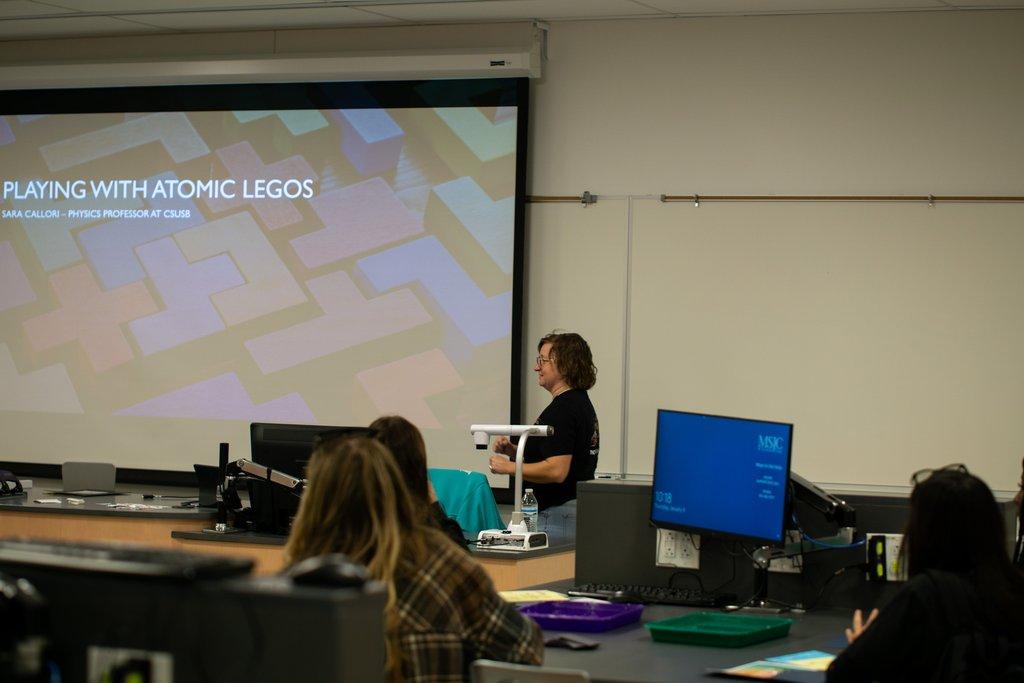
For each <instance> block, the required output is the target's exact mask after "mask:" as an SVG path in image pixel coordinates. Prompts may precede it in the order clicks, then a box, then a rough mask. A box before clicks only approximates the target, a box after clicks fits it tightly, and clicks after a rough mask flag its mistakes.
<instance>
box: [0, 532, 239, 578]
mask: <svg viewBox="0 0 1024 683" xmlns="http://www.w3.org/2000/svg"><path fill="white" fill-rule="evenodd" d="M2 565H22V566H26V565H27V566H32V567H54V568H57V569H64V570H70V571H78V572H87V573H94V574H117V575H120V576H134V577H153V578H164V579H179V580H186V581H192V580H195V579H221V578H228V577H232V576H243V575H245V574H248V573H249V572H251V571H252V567H253V561H252V560H246V559H241V558H235V557H224V556H221V555H211V554H205V553H188V552H180V551H177V550H165V549H161V548H142V547H137V546H128V545H114V544H101V543H62V542H58V541H32V540H3V541H0V566H2Z"/></svg>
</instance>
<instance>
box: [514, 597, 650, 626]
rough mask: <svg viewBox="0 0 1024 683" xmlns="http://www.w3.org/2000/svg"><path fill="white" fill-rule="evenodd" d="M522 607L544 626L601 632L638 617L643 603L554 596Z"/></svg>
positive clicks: (638, 618)
mask: <svg viewBox="0 0 1024 683" xmlns="http://www.w3.org/2000/svg"><path fill="white" fill-rule="evenodd" d="M519 611H520V612H522V613H523V614H525V615H526V616H528V617H530V618H531V619H533V620H534V621H536V622H537V624H538V625H539V626H540V627H541V628H543V629H548V630H551V631H578V632H580V633H600V632H601V631H610V630H611V629H613V628H618V627H620V626H625V625H626V624H632V623H633V622H634V621H639V620H640V613H641V612H643V611H644V606H643V605H634V604H632V603H628V602H623V603H607V602H584V601H577V600H552V601H551V602H538V603H535V604H533V605H528V606H526V607H523V608H522V609H521V610H519Z"/></svg>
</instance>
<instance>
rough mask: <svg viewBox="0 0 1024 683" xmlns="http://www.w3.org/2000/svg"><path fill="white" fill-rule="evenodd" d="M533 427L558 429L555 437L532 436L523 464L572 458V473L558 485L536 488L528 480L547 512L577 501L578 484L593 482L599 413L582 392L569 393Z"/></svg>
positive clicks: (580, 390) (549, 406) (539, 502)
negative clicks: (555, 507)
mask: <svg viewBox="0 0 1024 683" xmlns="http://www.w3.org/2000/svg"><path fill="white" fill-rule="evenodd" d="M534 424H539V425H550V426H552V427H554V428H555V433H554V435H553V436H545V437H537V436H533V437H530V439H529V440H528V441H527V442H526V454H525V455H524V456H523V462H524V463H530V462H541V461H542V460H546V459H547V458H550V457H552V456H555V455H572V462H571V463H570V465H569V473H568V474H567V475H566V477H565V480H564V481H562V482H561V483H559V484H537V483H534V482H531V481H529V480H528V479H526V480H525V481H526V483H527V484H528V486H524V487H523V488H524V489H525V488H527V487H528V488H532V489H533V494H534V495H535V496H536V497H537V506H538V507H539V508H540V509H541V510H544V509H546V508H549V507H553V506H555V505H561V504H562V503H565V502H567V501H570V500H574V499H575V498H576V482H578V481H589V480H591V479H593V478H594V471H595V470H596V469H597V453H598V450H599V448H600V445H601V438H600V431H599V429H598V424H597V413H596V412H595V411H594V404H593V403H591V402H590V396H588V395H587V392H586V391H584V390H583V389H570V390H569V391H566V392H564V393H561V394H559V395H558V396H555V398H554V399H552V401H551V403H550V404H548V407H547V408H545V409H544V411H543V412H541V414H540V417H538V418H537V421H536V422H535V423H534Z"/></svg>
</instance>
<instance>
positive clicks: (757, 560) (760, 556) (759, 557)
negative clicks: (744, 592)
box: [739, 546, 789, 614]
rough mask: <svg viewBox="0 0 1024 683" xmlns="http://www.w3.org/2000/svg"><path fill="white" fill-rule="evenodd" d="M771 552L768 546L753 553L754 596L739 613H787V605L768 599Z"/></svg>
mask: <svg viewBox="0 0 1024 683" xmlns="http://www.w3.org/2000/svg"><path fill="white" fill-rule="evenodd" d="M771 552H772V549H771V547H769V546H764V547H762V548H758V549H757V550H755V551H754V553H753V559H754V594H753V595H752V596H751V597H750V600H747V602H746V604H744V605H742V606H741V607H740V608H739V611H741V612H746V613H747V614H782V613H783V612H788V611H789V606H788V605H782V604H779V603H777V602H775V601H774V600H769V599H768V562H769V561H770V559H771Z"/></svg>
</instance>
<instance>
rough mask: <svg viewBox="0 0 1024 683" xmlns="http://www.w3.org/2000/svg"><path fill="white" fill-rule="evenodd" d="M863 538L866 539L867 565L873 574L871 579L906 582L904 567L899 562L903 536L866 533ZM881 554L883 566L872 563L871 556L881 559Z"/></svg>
mask: <svg viewBox="0 0 1024 683" xmlns="http://www.w3.org/2000/svg"><path fill="white" fill-rule="evenodd" d="M864 536H865V537H866V538H867V559H868V564H869V565H872V566H871V567H870V569H869V571H870V572H872V574H873V575H872V576H871V578H872V579H874V580H875V581H906V580H907V571H906V567H904V566H902V564H901V562H900V560H901V559H902V558H901V557H900V551H901V550H902V548H903V534H872V533H866V534H864ZM883 554H884V557H885V562H884V566H883V565H882V564H881V563H875V562H873V561H872V556H875V557H881V556H882V555H883Z"/></svg>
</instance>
